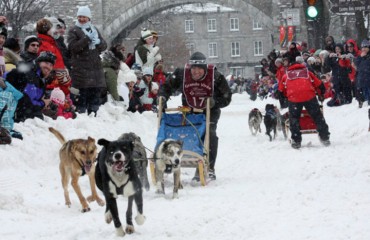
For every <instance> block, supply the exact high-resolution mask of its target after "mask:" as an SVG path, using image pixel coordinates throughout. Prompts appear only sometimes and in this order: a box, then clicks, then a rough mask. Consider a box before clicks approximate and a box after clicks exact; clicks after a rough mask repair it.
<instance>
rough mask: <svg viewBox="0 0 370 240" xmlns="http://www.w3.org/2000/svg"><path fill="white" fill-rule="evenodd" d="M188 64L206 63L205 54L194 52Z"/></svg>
mask: <svg viewBox="0 0 370 240" xmlns="http://www.w3.org/2000/svg"><path fill="white" fill-rule="evenodd" d="M189 64H190V65H207V62H206V56H204V54H203V53H201V52H195V53H193V54H192V55H191V57H190V60H189Z"/></svg>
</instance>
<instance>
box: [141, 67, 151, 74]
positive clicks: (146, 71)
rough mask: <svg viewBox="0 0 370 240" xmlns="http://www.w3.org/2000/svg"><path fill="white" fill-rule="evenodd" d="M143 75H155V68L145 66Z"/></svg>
mask: <svg viewBox="0 0 370 240" xmlns="http://www.w3.org/2000/svg"><path fill="white" fill-rule="evenodd" d="M143 75H144V76H145V75H151V76H153V68H151V67H144V68H143Z"/></svg>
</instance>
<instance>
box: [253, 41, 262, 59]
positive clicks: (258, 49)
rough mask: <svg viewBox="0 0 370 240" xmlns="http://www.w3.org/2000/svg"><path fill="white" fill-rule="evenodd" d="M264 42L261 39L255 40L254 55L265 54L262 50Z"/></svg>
mask: <svg viewBox="0 0 370 240" xmlns="http://www.w3.org/2000/svg"><path fill="white" fill-rule="evenodd" d="M262 50H263V49H262V42H261V41H255V42H254V56H263V51H262Z"/></svg>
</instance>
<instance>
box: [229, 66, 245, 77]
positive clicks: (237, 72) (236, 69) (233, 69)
mask: <svg viewBox="0 0 370 240" xmlns="http://www.w3.org/2000/svg"><path fill="white" fill-rule="evenodd" d="M230 70H231V74H232V75H234V76H235V78H237V77H239V76H242V77H243V76H244V68H241V67H231V68H230Z"/></svg>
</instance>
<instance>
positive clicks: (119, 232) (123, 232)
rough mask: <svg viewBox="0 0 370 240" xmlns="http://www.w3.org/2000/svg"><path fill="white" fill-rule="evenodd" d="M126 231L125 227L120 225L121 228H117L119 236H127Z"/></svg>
mask: <svg viewBox="0 0 370 240" xmlns="http://www.w3.org/2000/svg"><path fill="white" fill-rule="evenodd" d="M125 234H126V233H125V231H123V227H122V226H120V227H119V228H116V235H117V236H118V237H124V236H125Z"/></svg>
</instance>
